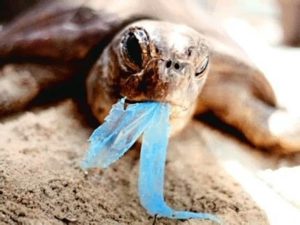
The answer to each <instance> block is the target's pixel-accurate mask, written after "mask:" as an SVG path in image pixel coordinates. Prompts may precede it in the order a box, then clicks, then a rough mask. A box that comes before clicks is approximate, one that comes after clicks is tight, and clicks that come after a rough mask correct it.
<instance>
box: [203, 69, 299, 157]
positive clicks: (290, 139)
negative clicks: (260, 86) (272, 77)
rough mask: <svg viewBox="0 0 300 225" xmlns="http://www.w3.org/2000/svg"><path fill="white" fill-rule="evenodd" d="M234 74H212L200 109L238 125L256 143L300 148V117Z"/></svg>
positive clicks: (283, 148)
mask: <svg viewBox="0 0 300 225" xmlns="http://www.w3.org/2000/svg"><path fill="white" fill-rule="evenodd" d="M233 77H234V76H233V74H231V76H230V77H227V79H226V78H225V75H224V74H218V73H215V74H213V76H212V77H210V78H211V79H208V83H207V84H208V85H207V87H205V88H204V90H203V92H202V95H201V96H200V101H199V104H198V109H200V108H202V109H201V111H203V109H204V108H206V109H208V110H209V111H211V112H212V113H213V114H214V115H216V116H217V117H219V118H220V119H221V120H222V121H224V122H225V123H226V124H228V125H230V126H232V127H234V128H237V129H238V130H239V131H241V132H242V133H243V135H244V136H245V137H246V139H247V140H248V141H249V142H250V143H251V144H253V145H254V146H256V147H259V148H262V149H266V150H272V151H275V152H278V153H280V154H289V153H294V152H299V151H300V118H299V117H298V118H297V117H295V116H293V115H291V114H290V113H289V112H287V111H286V110H284V109H280V108H277V107H276V106H275V105H271V104H269V103H268V102H266V101H264V100H263V99H262V98H259V96H257V95H256V93H255V92H254V91H253V88H252V87H251V85H250V84H251V83H250V82H249V80H245V81H246V82H244V83H242V82H241V80H235V79H232V78H233ZM255 83H256V82H253V81H252V84H253V85H255ZM262 91H263V90H262Z"/></svg>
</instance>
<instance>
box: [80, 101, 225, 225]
mask: <svg viewBox="0 0 300 225" xmlns="http://www.w3.org/2000/svg"><path fill="white" fill-rule="evenodd" d="M169 116H170V106H169V105H168V104H166V103H159V102H144V103H135V104H129V105H128V106H127V107H126V109H125V99H121V100H120V101H119V102H118V103H117V104H115V105H114V106H113V108H112V110H111V111H110V114H109V115H108V117H107V118H106V119H105V122H104V123H103V124H102V125H101V126H100V127H99V128H97V129H96V130H95V131H94V132H93V134H92V135H91V137H90V142H91V144H90V149H89V151H88V153H87V155H86V158H85V159H84V161H83V164H82V167H83V168H84V169H87V168H92V167H100V168H106V167H108V166H109V165H110V164H111V163H113V162H115V161H116V160H118V159H119V158H120V157H121V156H122V155H124V153H125V152H126V151H127V150H128V149H130V147H131V146H132V145H133V144H134V143H135V142H136V141H137V139H138V138H139V137H140V136H141V135H142V134H143V139H142V150H141V159H140V174H139V197H140V201H141V204H142V205H143V207H144V208H145V209H146V210H147V212H148V213H149V214H151V215H156V216H159V217H167V218H171V219H191V218H198V219H208V220H212V221H215V222H217V223H220V220H219V219H218V218H217V217H216V216H214V215H212V214H208V213H195V212H189V211H176V210H174V209H172V208H170V207H169V206H168V205H167V204H166V202H165V200H164V171H165V161H166V155H167V146H168V140H169V131H170V127H169Z"/></svg>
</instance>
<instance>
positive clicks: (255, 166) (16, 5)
mask: <svg viewBox="0 0 300 225" xmlns="http://www.w3.org/2000/svg"><path fill="white" fill-rule="evenodd" d="M37 2H39V0H27V1H24V0H14V1H11V0H1V1H0V24H5V23H7V22H9V21H11V20H12V19H13V18H14V17H15V16H16V15H18V14H20V13H22V11H24V10H26V9H28V8H29V7H31V6H32V5H34V4H36V3H37ZM199 4H201V5H202V7H203V8H205V10H206V11H207V12H208V13H209V14H210V15H212V16H213V17H215V18H217V20H218V21H219V22H220V24H221V25H222V26H223V27H224V29H225V30H226V31H227V32H228V33H229V35H230V36H231V37H232V38H233V39H234V40H235V41H236V42H238V43H239V45H241V46H242V48H244V49H245V51H246V52H247V53H248V55H249V56H250V58H251V59H252V60H253V61H254V62H255V63H256V64H257V65H258V67H259V68H260V69H261V70H263V71H264V72H265V74H266V76H267V78H268V79H269V81H270V82H271V83H272V86H273V87H274V89H275V94H276V96H277V98H278V101H279V104H280V106H281V107H283V108H286V109H288V110H289V111H290V112H292V113H293V114H295V115H300V102H299V97H300V87H299V85H300V48H298V47H297V46H299V45H300V0H251V1H249V0H199ZM170 7H171V6H170ZM0 29H1V26H0ZM206 144H207V146H208V147H209V149H210V150H211V151H212V152H213V153H214V154H215V155H216V156H217V158H218V159H219V161H220V162H221V163H222V165H223V166H224V168H225V169H226V170H227V172H229V173H230V174H231V175H232V176H233V177H234V178H235V179H236V180H238V182H239V183H240V184H242V186H243V187H244V188H245V190H246V191H248V192H249V193H250V195H251V196H252V197H253V198H254V199H255V200H256V202H257V203H258V204H259V205H260V207H262V208H263V209H264V210H265V212H266V213H267V215H268V218H269V220H270V223H271V224H272V225H285V224H287V225H298V224H299V225H300V194H299V190H300V181H299V177H300V166H299V165H300V156H299V155H298V156H297V155H294V156H291V157H289V158H277V157H276V156H274V157H273V156H267V157H266V155H265V154H263V153H262V152H259V151H254V150H253V149H251V148H250V147H249V146H244V145H239V146H238V145H235V144H234V143H232V142H230V141H228V140H226V139H225V138H224V137H221V136H220V139H219V142H218V141H212V142H211V143H210V142H208V143H206ZM220 146H222V147H220ZM241 149H242V150H243V151H241ZM253 224H255V222H253Z"/></svg>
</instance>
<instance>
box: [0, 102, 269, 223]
mask: <svg viewBox="0 0 300 225" xmlns="http://www.w3.org/2000/svg"><path fill="white" fill-rule="evenodd" d="M201 129H209V128H208V127H206V126H205V125H203V124H201V123H200V122H195V121H194V122H191V124H190V125H189V126H188V127H187V128H186V129H185V130H184V132H182V133H181V134H180V135H179V136H178V137H176V138H174V139H172V140H171V142H170V146H169V152H168V160H167V166H166V187H165V191H166V200H167V201H168V203H169V204H170V205H171V206H173V207H174V208H177V209H188V210H193V211H201V212H210V213H215V214H217V215H219V216H220V217H221V218H222V220H223V221H224V223H225V224H232V225H235V224H236V225H237V224H245V225H246V224H247V225H264V224H268V221H267V219H266V216H265V214H264V212H262V210H260V209H259V208H258V207H257V206H256V204H255V203H254V201H253V200H252V199H251V198H250V197H249V196H248V195H247V194H246V193H245V192H244V191H243V190H242V188H241V187H240V186H239V185H238V184H237V183H236V182H235V181H234V180H233V179H232V178H231V177H230V176H229V175H228V174H226V172H224V170H223V169H222V167H221V166H220V165H219V164H218V162H217V161H216V159H215V158H214V157H213V156H212V154H211V153H210V152H209V151H208V150H207V149H206V148H205V141H203V139H202V138H201V135H199V130H201ZM92 130H93V128H92V127H91V126H89V125H87V122H86V120H85V118H84V117H83V116H82V115H81V114H80V113H79V112H78V108H77V104H76V103H75V102H74V101H73V100H70V99H67V100H64V101H63V102H60V103H54V104H52V105H50V106H46V107H42V108H38V109H37V108H35V109H33V110H31V111H27V112H23V113H19V114H18V115H13V116H10V117H8V118H5V119H2V121H1V124H0V224H1V225H2V224H45V225H46V224H70V225H71V224H105V225H114V224H116V225H117V224H121V225H122V224H133V225H134V224H149V225H150V224H152V223H153V217H151V216H149V215H148V214H147V213H146V212H145V210H144V209H143V208H142V207H141V205H140V203H139V199H138V193H137V178H138V167H139V160H138V159H139V149H138V147H136V148H135V149H132V150H131V151H130V152H129V153H128V154H126V156H125V157H123V158H122V159H121V160H119V161H118V162H117V163H115V164H114V165H113V166H112V167H110V168H109V169H106V170H100V169H94V170H91V171H89V172H88V173H85V172H84V171H82V170H81V168H80V166H79V164H80V161H81V159H82V157H83V155H84V153H85V150H86V149H87V147H88V142H87V139H88V137H89V135H90V133H91V132H92ZM221 147H222V146H220V148H221ZM156 224H157V225H158V224H182V225H183V224H185V225H188V224H189V225H191V224H201V225H205V224H213V223H211V222H209V221H203V220H186V221H175V220H168V219H163V218H159V219H158V220H157V222H156Z"/></svg>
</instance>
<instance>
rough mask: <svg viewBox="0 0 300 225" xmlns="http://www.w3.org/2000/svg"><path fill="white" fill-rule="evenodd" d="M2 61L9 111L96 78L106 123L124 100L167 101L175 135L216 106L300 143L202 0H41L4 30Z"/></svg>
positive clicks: (291, 121)
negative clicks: (48, 0)
mask: <svg viewBox="0 0 300 225" xmlns="http://www.w3.org/2000/svg"><path fill="white" fill-rule="evenodd" d="M84 3H85V4H84ZM170 5H172V7H170ZM143 19H147V20H143ZM163 21H168V22H163ZM130 32H131V33H130ZM139 32H141V33H139ZM128 38H129V39H130V40H131V41H128V40H129V39H128ZM136 39H137V41H136ZM122 41H123V42H122ZM124 43H125V44H124ZM126 43H127V44H128V45H126ZM130 49H131V50H130ZM132 49H134V50H132ZM132 52H133V53H134V54H132ZM0 60H1V61H0V63H1V69H0V87H1V89H0V114H2V115H3V114H8V113H11V112H14V111H19V110H21V109H23V108H24V107H26V106H27V105H28V104H29V103H30V102H32V101H33V100H34V99H35V98H36V97H37V96H39V95H40V94H41V93H42V92H44V91H45V90H49V89H51V88H52V87H53V86H56V85H57V84H61V83H63V82H65V83H67V82H71V81H72V80H74V79H76V77H78V76H87V84H86V89H87V96H88V103H89V105H90V107H91V109H92V111H93V113H94V115H95V116H96V117H97V118H98V119H99V121H100V122H102V120H103V117H104V116H105V115H106V114H107V112H108V109H109V108H110V107H111V105H112V104H113V103H114V102H115V101H116V100H117V99H118V98H120V97H124V96H126V97H127V98H128V100H129V102H135V101H147V100H156V101H164V102H169V103H170V104H171V105H172V106H173V108H174V110H173V111H172V115H171V117H172V120H171V121H172V124H171V126H172V131H173V134H175V133H178V132H179V131H180V130H182V129H183V127H184V126H185V124H186V123H187V122H188V121H189V120H190V118H191V117H192V115H193V114H199V113H203V112H207V111H209V112H212V113H213V114H215V115H216V116H217V117H219V118H220V119H221V120H222V121H224V122H225V123H227V124H229V125H231V126H233V127H236V128H237V129H239V130H240V131H241V132H242V133H243V134H244V135H245V136H246V137H247V139H248V140H249V141H250V142H251V143H253V144H254V145H255V146H258V147H262V148H266V149H274V150H277V151H279V152H280V153H291V152H297V151H299V150H300V135H299V134H300V125H299V124H300V123H299V119H297V118H293V117H292V116H291V115H290V114H289V113H288V112H286V111H284V110H282V109H279V108H277V106H276V99H275V97H274V93H273V90H272V87H271V86H270V84H269V83H268V81H267V80H266V79H265V77H264V75H263V73H262V72H260V71H259V70H258V69H257V68H256V67H255V66H254V65H253V64H252V63H251V61H250V60H249V59H248V57H247V56H246V55H245V54H244V53H243V51H242V50H241V49H240V48H239V47H238V46H237V45H236V44H235V43H234V42H233V41H232V40H231V39H230V38H229V37H228V36H227V35H226V34H225V33H224V32H223V31H222V30H221V29H220V28H219V27H218V25H217V23H215V21H213V19H212V18H210V17H208V16H207V15H206V14H205V13H204V12H203V11H202V10H201V9H199V5H198V3H197V1H189V3H188V4H187V3H186V4H184V3H183V2H182V1H175V0H173V1H161V0H154V1H151V2H150V1H149V2H147V1H138V0H131V1H117V0H112V1H110V3H109V5H108V4H106V1H102V0H100V1H95V2H94V1H93V2H86V1H76V3H74V2H72V3H70V2H69V1H54V2H52V3H51V4H46V5H40V6H37V8H35V9H32V10H31V11H29V12H28V13H27V14H24V15H23V16H21V17H20V18H17V19H16V20H15V21H13V22H12V23H11V24H9V25H7V26H6V27H4V29H3V30H2V31H1V33H0ZM206 63H207V65H206ZM203 68H204V71H201V70H202V69H203ZM199 71H200V73H201V76H200V77H197V74H198V73H199ZM205 81H206V82H205ZM204 83H205V85H204ZM82 85H84V84H82ZM203 85H204V87H203ZM202 88H203V90H202ZM201 90H202V91H201ZM279 124H285V129H281V128H280V126H278V125H279Z"/></svg>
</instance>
